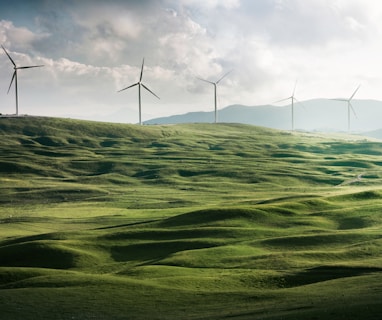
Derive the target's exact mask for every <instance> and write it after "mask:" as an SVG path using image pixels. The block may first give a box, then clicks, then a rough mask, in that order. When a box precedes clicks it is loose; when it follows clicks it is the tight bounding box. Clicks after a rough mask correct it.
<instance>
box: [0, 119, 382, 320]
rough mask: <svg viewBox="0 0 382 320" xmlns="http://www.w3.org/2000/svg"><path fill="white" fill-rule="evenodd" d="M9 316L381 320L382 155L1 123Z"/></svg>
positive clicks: (211, 132)
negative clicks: (381, 230) (381, 169)
mask: <svg viewBox="0 0 382 320" xmlns="http://www.w3.org/2000/svg"><path fill="white" fill-rule="evenodd" d="M0 135H1V140H0V171H1V174H0V203H1V211H0V257H1V259H0V293H1V294H0V307H1V310H2V311H1V317H4V318H11V319H36V318H39V319H51V318H55V319H71V318H81V319H94V318H96V319H148V318H150V319H201V318H205V319H222V318H227V317H230V318H236V319H254V318H255V319H280V318H283V319H309V318H315V317H316V318H325V319H343V318H346V319H360V318H362V319H363V318H365V319H379V317H380V312H381V311H382V310H381V306H380V303H379V301H380V300H381V298H382V287H381V285H380V284H381V280H382V273H381V271H382V269H381V267H382V247H381V245H382V243H381V240H382V238H381V235H380V228H381V226H382V215H381V207H382V191H381V182H382V180H381V175H382V174H381V172H380V167H381V165H382V162H381V161H380V157H381V154H382V144H381V143H378V142H372V141H367V140H364V139H362V140H360V139H359V138H358V137H354V136H337V138H333V137H332V138H329V137H327V136H322V135H321V136H319V135H312V134H302V133H290V132H282V131H277V130H272V129H264V128H258V127H254V126H249V125H235V124H218V125H210V124H193V125H175V126H143V127H139V126H132V125H119V124H106V123H96V122H84V121H73V120H65V119H49V118H9V119H5V118H1V119H0Z"/></svg>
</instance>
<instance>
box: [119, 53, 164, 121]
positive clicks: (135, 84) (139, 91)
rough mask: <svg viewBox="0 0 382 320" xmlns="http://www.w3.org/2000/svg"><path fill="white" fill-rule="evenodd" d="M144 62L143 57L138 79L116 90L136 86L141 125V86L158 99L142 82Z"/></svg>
mask: <svg viewBox="0 0 382 320" xmlns="http://www.w3.org/2000/svg"><path fill="white" fill-rule="evenodd" d="M144 64H145V58H143V61H142V68H141V75H140V77H139V81H138V82H137V83H134V84H132V85H130V86H128V87H126V88H123V89H121V90H119V91H118V92H121V91H124V90H126V89H129V88H132V87H135V86H138V97H139V124H140V125H142V109H141V100H142V99H141V86H142V87H143V88H145V89H146V90H147V91H148V92H150V93H151V94H152V95H154V96H155V97H157V98H158V99H160V98H159V97H158V96H157V95H156V94H155V93H154V92H152V91H151V90H150V89H149V88H147V87H146V86H145V85H144V84H143V83H142V76H143V66H144Z"/></svg>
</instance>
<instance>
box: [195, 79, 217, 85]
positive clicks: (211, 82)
mask: <svg viewBox="0 0 382 320" xmlns="http://www.w3.org/2000/svg"><path fill="white" fill-rule="evenodd" d="M196 79H199V80H202V81H204V82H207V83H211V84H215V82H212V81H208V80H204V79H202V78H196Z"/></svg>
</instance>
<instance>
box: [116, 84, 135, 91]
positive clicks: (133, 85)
mask: <svg viewBox="0 0 382 320" xmlns="http://www.w3.org/2000/svg"><path fill="white" fill-rule="evenodd" d="M138 84H139V82H137V83H134V84H132V85H131V86H128V87H126V88H123V89H121V90H118V91H117V92H121V91H124V90H127V89H129V88H132V87H135V86H137V85H138Z"/></svg>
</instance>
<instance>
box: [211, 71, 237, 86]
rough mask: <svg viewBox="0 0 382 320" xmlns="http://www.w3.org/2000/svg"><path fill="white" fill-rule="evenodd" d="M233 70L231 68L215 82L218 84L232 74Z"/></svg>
mask: <svg viewBox="0 0 382 320" xmlns="http://www.w3.org/2000/svg"><path fill="white" fill-rule="evenodd" d="M232 71H233V70H230V71H228V72H227V73H226V74H225V75H224V76H222V77H221V78H220V79H219V80H218V81H216V82H215V83H216V84H218V83H219V82H220V81H222V80H223V79H224V78H225V77H226V76H228V74H230V73H231V72H232Z"/></svg>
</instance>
